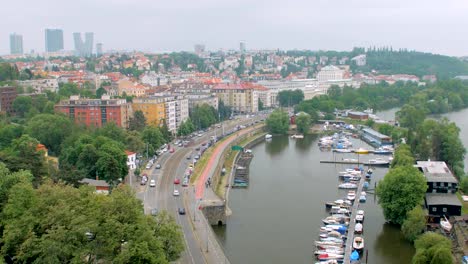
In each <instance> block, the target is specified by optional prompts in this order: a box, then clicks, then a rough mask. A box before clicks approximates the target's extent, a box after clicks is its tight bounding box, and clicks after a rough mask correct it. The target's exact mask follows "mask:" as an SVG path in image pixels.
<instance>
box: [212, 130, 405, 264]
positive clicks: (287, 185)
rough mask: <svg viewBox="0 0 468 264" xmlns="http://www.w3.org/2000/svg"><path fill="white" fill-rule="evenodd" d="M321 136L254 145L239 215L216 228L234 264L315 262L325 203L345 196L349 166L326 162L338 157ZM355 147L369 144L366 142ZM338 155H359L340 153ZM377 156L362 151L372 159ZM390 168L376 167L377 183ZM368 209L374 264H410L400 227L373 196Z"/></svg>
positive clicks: (235, 196)
mask: <svg viewBox="0 0 468 264" xmlns="http://www.w3.org/2000/svg"><path fill="white" fill-rule="evenodd" d="M317 140H318V138H317V137H316V136H307V137H305V138H304V139H298V140H295V139H290V138H288V137H286V136H280V137H274V138H273V140H272V141H271V142H263V143H261V144H259V145H257V146H256V147H254V148H253V149H252V150H253V153H254V159H253V160H252V163H251V165H250V186H249V188H248V189H233V190H231V192H230V196H229V197H230V199H229V207H230V208H231V209H232V212H233V214H232V215H231V216H230V217H229V219H228V222H227V225H226V226H223V227H215V232H216V233H217V235H218V238H219V240H220V241H221V244H222V246H223V247H224V249H225V251H226V253H227V256H228V258H229V260H230V261H231V262H232V263H233V264H241V263H314V260H315V258H314V250H315V247H314V241H315V240H317V239H318V235H319V228H320V226H322V223H321V219H323V218H325V217H326V216H327V215H328V214H327V212H326V211H325V206H324V202H325V201H332V200H336V199H338V198H342V197H344V196H345V195H346V191H341V190H338V188H337V185H338V177H337V175H338V171H341V170H343V169H345V168H347V167H346V166H342V165H339V166H335V165H333V164H321V163H320V162H319V161H320V160H321V159H333V158H334V154H333V153H332V152H322V151H320V149H319V148H318V147H317ZM354 142H355V144H354V146H355V147H360V146H362V147H367V148H370V147H369V146H368V145H367V144H366V143H364V142H361V141H360V140H355V141H354ZM335 155H336V156H335V158H336V159H341V158H343V157H350V158H351V157H354V158H356V155H355V154H345V155H346V156H344V155H343V154H335ZM371 157H372V155H360V157H359V158H360V159H362V160H367V159H369V158H371ZM386 171H387V169H376V170H375V173H374V177H373V179H372V182H371V186H373V185H374V183H375V182H376V181H378V180H380V179H382V177H383V176H384V175H385V173H386ZM362 208H363V209H364V210H365V212H366V220H365V223H364V231H365V234H364V237H365V242H366V248H367V249H368V257H369V259H368V263H381V264H386V263H410V260H411V258H412V256H413V254H414V249H413V247H412V246H411V245H410V244H409V243H407V242H406V241H405V240H404V239H403V237H402V236H401V233H400V231H399V229H398V228H397V227H394V226H392V225H388V224H385V220H384V218H383V214H382V210H381V208H380V206H379V205H378V204H377V203H376V199H375V197H374V196H373V195H368V200H367V203H365V204H363V205H362Z"/></svg>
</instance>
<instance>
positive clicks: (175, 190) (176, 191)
mask: <svg viewBox="0 0 468 264" xmlns="http://www.w3.org/2000/svg"><path fill="white" fill-rule="evenodd" d="M172 194H173V195H174V196H179V195H180V193H179V190H177V189H174V192H173V193H172Z"/></svg>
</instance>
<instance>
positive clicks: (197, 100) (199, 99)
mask: <svg viewBox="0 0 468 264" xmlns="http://www.w3.org/2000/svg"><path fill="white" fill-rule="evenodd" d="M185 97H186V98H187V99H188V104H189V105H188V106H189V110H191V109H193V108H194V107H195V106H201V105H204V104H207V105H209V106H212V107H213V108H214V109H216V110H218V105H219V99H218V97H216V96H214V95H213V94H211V93H191V94H186V95H185Z"/></svg>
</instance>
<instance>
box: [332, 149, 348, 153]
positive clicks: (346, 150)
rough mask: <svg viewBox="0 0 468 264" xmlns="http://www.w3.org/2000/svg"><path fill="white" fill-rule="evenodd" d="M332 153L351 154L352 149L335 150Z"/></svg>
mask: <svg viewBox="0 0 468 264" xmlns="http://www.w3.org/2000/svg"><path fill="white" fill-rule="evenodd" d="M332 151H333V152H338V153H351V150H350V149H333V150H332Z"/></svg>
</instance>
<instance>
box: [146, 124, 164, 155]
mask: <svg viewBox="0 0 468 264" xmlns="http://www.w3.org/2000/svg"><path fill="white" fill-rule="evenodd" d="M141 138H142V139H143V142H145V143H146V144H148V151H149V153H154V152H155V151H156V150H157V149H159V148H160V147H161V146H162V145H163V144H164V143H165V142H166V141H165V140H164V137H163V134H162V133H161V131H160V130H159V128H157V127H155V126H147V127H145V129H144V130H143V132H142V134H141Z"/></svg>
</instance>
